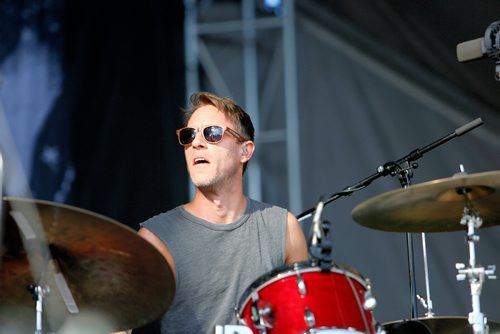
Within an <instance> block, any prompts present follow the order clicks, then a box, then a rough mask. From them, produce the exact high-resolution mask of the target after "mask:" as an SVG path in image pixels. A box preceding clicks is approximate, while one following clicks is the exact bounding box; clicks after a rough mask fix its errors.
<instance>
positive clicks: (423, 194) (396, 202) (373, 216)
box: [352, 171, 500, 232]
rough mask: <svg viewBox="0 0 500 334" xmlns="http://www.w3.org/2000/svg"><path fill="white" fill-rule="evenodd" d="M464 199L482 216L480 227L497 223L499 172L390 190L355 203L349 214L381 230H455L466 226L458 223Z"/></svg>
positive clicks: (456, 177) (499, 193)
mask: <svg viewBox="0 0 500 334" xmlns="http://www.w3.org/2000/svg"><path fill="white" fill-rule="evenodd" d="M467 201H470V202H471V203H472V205H473V207H474V208H475V209H476V211H477V212H479V215H480V217H481V218H482V219H483V224H482V226H481V227H482V228H484V227H488V226H494V225H498V224H500V205H499V204H498V203H500V172H498V171H493V172H484V173H478V174H470V175H468V174H460V175H456V176H453V177H449V178H445V179H439V180H434V181H429V182H425V183H420V184H415V185H412V186H410V187H409V188H405V189H398V190H393V191H389V192H387V193H384V194H381V195H378V196H375V197H373V198H371V199H369V200H367V201H365V202H363V203H361V204H359V205H358V206H356V207H355V208H354V210H353V211H352V216H353V218H354V220H355V221H356V222H358V223H359V224H361V225H363V226H366V227H370V228H373V229H377V230H383V231H392V232H445V231H457V230H464V229H467V226H464V225H460V219H461V217H462V213H463V210H464V205H465V204H466V202H467Z"/></svg>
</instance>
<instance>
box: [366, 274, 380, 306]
mask: <svg viewBox="0 0 500 334" xmlns="http://www.w3.org/2000/svg"><path fill="white" fill-rule="evenodd" d="M365 283H366V291H365V295H364V301H363V308H364V309H365V310H366V311H373V309H375V306H377V300H376V299H375V297H373V294H372V284H371V282H370V280H369V279H368V278H367V279H366V280H365Z"/></svg>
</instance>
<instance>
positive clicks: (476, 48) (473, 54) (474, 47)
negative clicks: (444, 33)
mask: <svg viewBox="0 0 500 334" xmlns="http://www.w3.org/2000/svg"><path fill="white" fill-rule="evenodd" d="M499 31H500V21H495V22H493V23H491V24H490V25H489V26H488V28H486V32H485V33H484V37H481V38H476V39H474V40H471V41H467V42H463V43H460V44H458V45H457V59H458V61H460V62H467V61H471V60H475V59H480V58H484V57H488V58H491V59H493V60H495V62H496V66H495V79H496V80H497V81H500V34H499V33H498V32H499Z"/></svg>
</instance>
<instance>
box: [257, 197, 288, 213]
mask: <svg viewBox="0 0 500 334" xmlns="http://www.w3.org/2000/svg"><path fill="white" fill-rule="evenodd" d="M248 210H249V212H250V213H261V214H262V215H266V216H269V215H280V216H283V215H284V216H285V217H286V215H287V214H288V210H287V209H285V208H282V207H280V206H277V205H273V204H269V203H265V202H261V201H256V200H254V199H251V198H248Z"/></svg>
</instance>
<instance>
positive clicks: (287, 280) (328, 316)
mask: <svg viewBox="0 0 500 334" xmlns="http://www.w3.org/2000/svg"><path fill="white" fill-rule="evenodd" d="M300 280H302V281H303V282H304V285H305V291H302V292H301V290H300V288H299V281H300ZM365 292H366V285H365V281H364V279H363V278H362V277H360V276H359V275H358V274H356V273H354V272H352V271H351V270H348V269H346V268H342V267H339V266H336V265H335V266H333V267H332V268H331V270H330V272H321V270H320V268H318V267H316V266H311V265H310V264H308V263H300V264H295V265H293V266H285V267H281V268H278V269H276V270H274V271H272V272H271V273H269V274H266V275H264V276H262V277H261V278H259V279H258V280H256V281H255V282H254V283H253V284H252V285H251V286H250V287H249V288H248V289H247V290H246V291H245V293H244V294H243V296H242V298H241V301H240V306H239V308H238V317H239V318H240V319H241V320H242V322H244V323H245V324H246V325H247V326H248V327H250V328H251V329H252V331H253V332H254V333H260V332H259V330H258V329H257V328H255V326H254V323H253V321H252V317H251V315H252V305H254V307H255V305H256V304H255V299H256V297H257V298H258V304H259V305H261V306H262V305H266V306H268V307H269V308H270V311H271V316H270V317H271V318H272V319H273V328H272V329H268V330H267V332H268V333H303V332H307V330H309V329H311V328H315V329H319V328H332V329H333V328H336V329H341V328H342V329H350V330H353V329H354V330H355V331H359V332H362V333H372V334H373V333H375V330H374V321H373V315H372V313H371V311H369V310H365V309H364V308H363V302H364V295H365ZM306 310H308V311H306ZM307 312H310V313H312V314H313V315H314V320H315V321H314V322H315V324H314V327H309V326H308V325H307V323H306V320H305V316H306V313H307ZM355 331H354V332H353V333H355Z"/></svg>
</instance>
